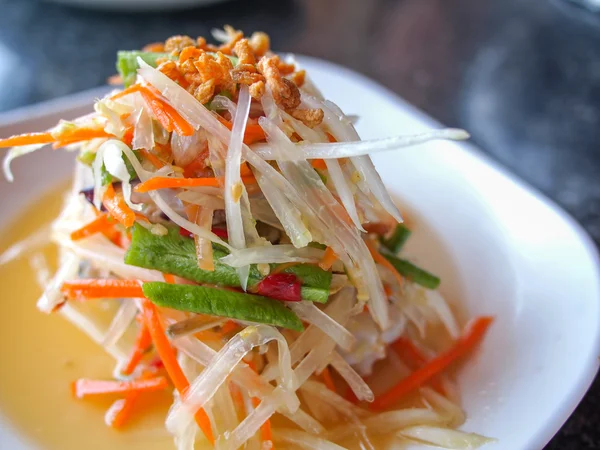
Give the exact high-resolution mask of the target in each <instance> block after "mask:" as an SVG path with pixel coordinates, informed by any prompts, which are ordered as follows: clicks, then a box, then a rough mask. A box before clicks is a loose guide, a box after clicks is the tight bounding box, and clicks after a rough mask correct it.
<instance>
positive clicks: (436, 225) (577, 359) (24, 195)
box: [0, 58, 600, 450]
mask: <svg viewBox="0 0 600 450" xmlns="http://www.w3.org/2000/svg"><path fill="white" fill-rule="evenodd" d="M300 60H301V62H302V63H303V64H304V66H305V67H306V68H307V70H308V73H309V74H311V76H312V77H313V79H314V81H315V82H316V84H317V85H318V86H319V87H320V88H321V89H322V90H323V92H325V93H326V94H327V97H328V98H330V99H332V100H333V101H335V102H337V103H338V104H339V105H340V106H341V107H342V109H344V110H345V111H346V112H347V113H349V114H350V113H351V114H359V115H360V116H361V119H360V121H359V124H358V129H359V131H360V133H361V135H362V137H363V138H374V137H384V136H390V135H396V134H399V133H414V132H415V131H419V130H424V129H427V128H431V127H439V126H440V125H439V124H438V123H436V122H435V121H433V120H432V119H431V118H429V117H427V116H425V115H424V114H423V113H421V112H419V111H417V110H416V109H415V108H413V107H412V106H410V105H408V104H406V103H405V102H403V101H402V100H401V99H399V98H398V97H397V96H396V95H394V94H393V93H392V92H390V91H388V90H386V89H384V88H382V87H381V86H379V85H377V84H375V83H374V82H372V81H370V80H368V79H366V78H364V77H362V76H360V75H358V74H356V73H354V72H351V71H349V70H347V69H344V68H342V67H339V66H335V65H332V64H329V63H326V62H323V61H318V60H315V59H309V58H301V59H300ZM98 95H99V92H98V91H95V92H94V93H88V94H82V95H78V96H76V97H73V98H71V99H66V100H65V99H63V100H60V101H58V102H54V103H53V104H50V105H47V106H41V107H39V108H38V110H37V112H35V113H33V114H34V115H33V116H32V112H31V110H28V111H25V112H23V111H21V112H20V113H17V116H16V118H13V119H12V123H9V124H6V125H0V136H6V135H10V134H13V133H18V132H24V131H32V130H39V129H44V128H47V127H49V126H51V125H52V124H54V123H55V122H56V121H57V119H58V118H60V117H65V116H66V117H73V116H74V115H78V114H82V113H83V112H85V111H87V110H89V109H90V106H89V105H90V103H91V101H92V100H93V98H94V97H97V96H98ZM2 120H4V122H5V123H6V120H7V117H6V115H5V116H1V117H0V121H2ZM0 123H1V122H0ZM71 158H72V156H69V155H66V154H65V153H62V152H51V151H46V152H41V153H39V154H36V155H34V156H29V157H25V158H22V159H21V160H18V161H17V162H16V163H15V164H14V167H15V175H16V178H17V181H16V183H15V184H14V185H12V186H9V185H8V184H7V183H6V182H4V181H1V182H0V210H1V211H2V212H3V214H2V215H0V226H2V224H3V223H6V221H8V220H9V219H10V218H11V217H13V216H14V214H15V213H16V212H17V209H18V205H22V204H23V202H28V201H32V200H33V199H34V198H35V197H36V196H38V195H40V193H41V192H43V191H44V190H45V189H47V188H48V187H50V186H51V185H53V184H55V183H56V182H57V181H58V180H62V179H65V178H66V177H68V176H69V170H70V167H69V164H65V163H66V162H68V161H70V160H71ZM374 159H375V162H376V165H377V168H378V169H379V170H380V173H381V175H382V176H383V178H384V180H385V181H386V183H387V185H388V187H389V189H390V190H391V191H392V192H393V193H394V194H395V195H397V197H398V199H399V201H400V203H401V205H403V206H405V207H407V209H408V211H412V214H411V217H412V218H413V220H417V221H418V222H420V223H421V224H424V225H422V226H420V227H418V230H417V232H416V233H415V236H414V238H412V241H413V242H412V243H411V246H412V248H411V249H410V250H411V252H413V253H414V254H415V255H416V256H417V257H418V258H419V260H420V261H421V262H422V263H423V264H424V265H425V266H426V267H428V268H430V269H431V270H432V271H433V272H436V273H438V274H440V275H441V277H442V280H443V281H442V287H441V289H442V291H443V293H444V294H445V295H446V296H447V297H448V298H450V299H454V300H458V299H460V302H461V303H462V304H463V305H464V306H465V308H466V310H467V312H468V314H469V315H477V314H494V315H495V316H496V317H497V321H496V323H495V324H494V326H493V328H492V330H491V332H490V334H489V335H488V337H487V338H486V340H485V343H484V345H483V346H482V348H481V349H480V351H479V352H478V353H477V354H476V355H475V356H474V357H473V358H472V359H471V360H470V361H469V363H468V364H467V366H466V367H465V368H464V369H463V370H461V371H460V373H459V382H460V386H461V390H462V394H463V400H464V406H465V409H466V411H467V414H468V417H469V419H468V421H467V423H466V424H465V426H464V429H466V430H469V431H476V432H478V433H481V434H484V435H487V436H492V437H496V438H498V439H499V441H498V443H497V444H493V445H491V446H489V448H493V449H497V450H499V449H506V450H540V449H541V448H543V446H544V445H545V444H546V443H547V442H548V441H549V440H550V438H551V437H552V436H553V435H554V434H555V433H556V431H557V430H558V429H559V428H560V426H561V425H562V424H563V423H564V422H565V420H566V419H567V417H568V416H569V415H570V414H571V412H572V411H573V409H574V408H575V406H576V405H577V403H578V402H579V401H580V400H581V398H582V396H583V395H584V393H585V391H586V390H587V388H588V387H589V385H590V383H591V381H592V380H593V378H594V376H595V374H596V371H597V369H598V364H599V360H598V356H599V355H600V349H599V331H600V323H599V322H600V308H599V300H600V282H599V269H598V255H597V253H596V250H595V247H594V244H593V243H592V241H591V240H590V239H589V238H588V236H587V235H586V234H585V232H584V231H583V230H582V229H581V227H580V226H579V225H578V224H577V223H576V222H575V221H573V220H572V219H571V218H570V217H569V216H568V215H567V214H565V213H564V212H563V211H562V210H560V209H559V208H558V207H556V206H555V205H554V204H553V203H551V202H550V201H548V200H547V199H546V198H545V197H543V196H542V195H540V194H539V193H538V192H536V191H534V190H533V189H531V188H530V187H528V186H526V185H524V184H523V183H522V182H520V181H519V180H517V179H515V178H514V177H513V176H512V175H510V174H508V173H506V172H505V171H504V170H503V169H502V168H500V167H498V166H497V165H496V164H495V163H493V162H492V161H490V160H489V159H488V158H487V157H485V156H483V155H482V154H481V153H480V152H479V151H478V150H476V149H475V148H473V147H472V146H471V145H468V144H455V143H449V142H437V143H431V144H429V145H424V146H421V147H420V148H414V149H407V150H405V151H402V152H396V153H384V154H379V155H377V156H376V157H375V158H374ZM32 179H35V180H37V182H36V183H35V184H32V183H31V180H32ZM17 440H19V437H18V436H16V435H15V432H14V431H12V430H11V429H10V428H9V427H8V426H7V425H5V426H4V429H3V430H0V447H2V448H11V449H24V448H26V447H25V446H18V445H17V444H15V443H16V442H17ZM8 442H11V443H12V445H9V446H7V447H4V444H8ZM486 448H487V447H486Z"/></svg>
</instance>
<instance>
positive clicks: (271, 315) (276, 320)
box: [143, 282, 304, 331]
mask: <svg viewBox="0 0 600 450" xmlns="http://www.w3.org/2000/svg"><path fill="white" fill-rule="evenodd" d="M143 290H144V295H145V296H146V297H148V298H149V299H150V300H151V301H152V302H153V303H155V304H156V305H158V306H162V307H166V308H173V309H178V310H180V311H189V312H194V313H198V314H209V315H211V316H219V317H229V318H232V319H237V320H247V321H249V322H257V323H264V324H268V325H274V326H277V327H283V328H289V329H291V330H296V331H302V330H304V327H303V326H302V322H301V321H300V319H298V316H296V314H294V313H293V312H292V311H291V310H290V309H288V308H286V307H285V306H284V304H283V303H281V302H279V301H277V300H273V299H271V298H267V297H261V296H259V295H251V294H244V293H242V292H234V291H225V290H222V289H217V288H210V287H205V286H191V285H186V284H168V283H160V282H151V283H144V286H143Z"/></svg>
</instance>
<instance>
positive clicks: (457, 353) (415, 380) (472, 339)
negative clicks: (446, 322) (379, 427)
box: [371, 316, 494, 410]
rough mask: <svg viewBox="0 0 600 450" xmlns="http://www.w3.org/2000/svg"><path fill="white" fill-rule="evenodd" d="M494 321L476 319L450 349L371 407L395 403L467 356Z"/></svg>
mask: <svg viewBox="0 0 600 450" xmlns="http://www.w3.org/2000/svg"><path fill="white" fill-rule="evenodd" d="M493 321H494V318H493V317H488V316H484V317H479V318H477V319H474V320H473V321H472V323H471V324H470V325H469V326H467V329H466V331H464V334H463V335H462V336H461V337H460V338H459V339H458V340H457V341H456V343H455V344H454V345H453V346H452V347H451V348H450V349H449V350H447V351H445V352H443V353H442V354H440V355H438V356H436V357H435V358H433V359H431V360H430V361H429V362H427V364H425V365H424V366H423V367H421V368H420V369H418V370H416V371H415V372H413V373H412V374H410V375H409V376H407V377H406V378H404V379H403V380H401V381H400V382H399V383H398V384H396V385H395V386H394V387H392V388H391V389H390V390H388V391H387V392H385V393H383V394H381V395H379V396H378V397H376V398H375V401H374V402H373V403H372V404H371V408H372V409H373V410H381V409H385V408H388V407H390V406H392V405H394V404H395V403H397V402H398V401H399V400H400V399H402V397H404V396H405V395H406V394H408V393H410V392H411V391H413V390H415V389H417V388H419V387H420V386H422V385H423V384H425V383H427V382H428V381H429V380H431V379H432V378H433V377H434V376H436V375H437V374H439V373H441V372H442V371H443V370H445V369H446V368H447V367H448V366H450V365H451V364H452V363H453V362H455V361H457V360H458V359H460V358H462V357H463V356H465V355H466V354H467V353H468V352H469V351H470V350H471V349H473V347H475V346H476V345H477V344H478V343H480V342H481V340H482V339H483V337H484V336H485V334H486V332H487V330H488V328H489V327H490V325H491V324H492V322H493Z"/></svg>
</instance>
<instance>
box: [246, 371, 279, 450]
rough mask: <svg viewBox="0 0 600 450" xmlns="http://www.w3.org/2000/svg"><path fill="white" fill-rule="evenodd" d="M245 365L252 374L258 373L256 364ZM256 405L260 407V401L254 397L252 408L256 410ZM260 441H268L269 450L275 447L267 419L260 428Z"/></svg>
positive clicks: (269, 422) (273, 449)
mask: <svg viewBox="0 0 600 450" xmlns="http://www.w3.org/2000/svg"><path fill="white" fill-rule="evenodd" d="M247 364H248V366H250V368H251V369H252V370H253V371H254V372H256V373H258V371H257V370H256V364H255V363H254V361H250V362H247ZM258 405H260V399H259V398H256V397H252V406H254V407H255V408H256V407H258ZM260 440H261V441H262V442H269V441H270V443H271V445H270V448H271V450H275V446H274V444H273V430H272V429H271V421H270V420H269V419H267V421H266V422H265V423H263V424H262V425H261V427H260Z"/></svg>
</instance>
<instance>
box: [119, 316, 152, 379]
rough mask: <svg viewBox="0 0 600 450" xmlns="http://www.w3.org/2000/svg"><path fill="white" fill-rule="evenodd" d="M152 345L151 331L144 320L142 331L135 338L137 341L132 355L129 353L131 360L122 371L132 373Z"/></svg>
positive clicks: (126, 373) (127, 373) (124, 373)
mask: <svg viewBox="0 0 600 450" xmlns="http://www.w3.org/2000/svg"><path fill="white" fill-rule="evenodd" d="M151 345H152V337H151V336H150V332H149V331H148V327H147V326H146V324H145V323H143V322H142V324H141V325H140V331H139V332H138V335H137V337H136V339H135V343H134V345H133V351H132V352H131V355H129V360H128V361H127V363H126V364H125V367H123V370H122V371H121V372H122V373H123V375H131V374H132V373H133V371H134V370H135V368H136V367H137V365H138V364H139V363H140V361H141V360H142V358H143V357H144V354H145V353H146V352H147V351H148V349H149V348H150V346H151Z"/></svg>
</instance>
